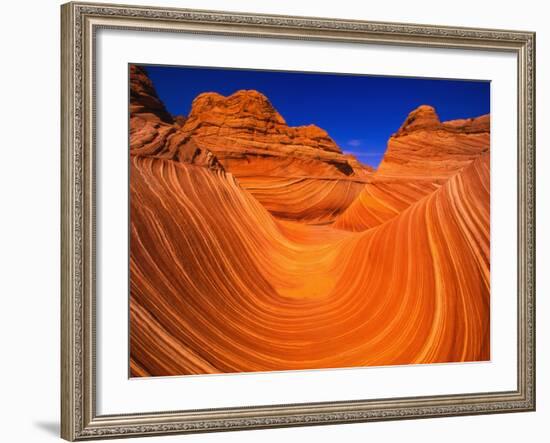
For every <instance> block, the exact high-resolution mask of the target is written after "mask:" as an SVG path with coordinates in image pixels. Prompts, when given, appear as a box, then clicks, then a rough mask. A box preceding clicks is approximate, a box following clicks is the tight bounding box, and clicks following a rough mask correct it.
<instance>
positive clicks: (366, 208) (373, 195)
mask: <svg viewBox="0 0 550 443" xmlns="http://www.w3.org/2000/svg"><path fill="white" fill-rule="evenodd" d="M489 148H490V117H489V115H483V116H481V117H477V118H470V119H464V120H452V121H447V122H440V120H439V117H438V116H437V113H436V111H435V109H434V108H433V107H431V106H427V105H423V106H420V107H419V108H417V109H415V110H414V111H412V112H411V113H410V114H409V116H408V117H407V119H406V120H405V122H404V123H403V125H402V126H401V128H400V129H399V130H398V131H397V132H396V133H395V134H394V135H392V137H390V139H389V141H388V146H387V150H386V153H385V155H384V158H383V159H382V162H381V163H380V165H379V167H378V169H377V170H376V172H375V173H374V174H371V176H370V177H369V183H368V184H367V185H366V186H365V187H364V188H363V190H362V191H361V193H360V194H359V195H358V196H357V198H356V199H355V200H354V201H353V203H352V204H351V205H350V206H349V207H348V208H347V209H346V210H345V211H344V212H343V213H342V214H341V215H340V216H339V217H338V220H336V222H335V223H334V226H335V227H338V228H340V229H348V230H354V231H362V230H365V229H368V228H372V227H374V226H377V225H378V224H380V223H384V222H385V221H387V220H389V219H391V218H393V217H395V216H397V215H398V214H400V213H401V212H402V211H403V210H404V209H406V208H407V207H409V206H410V205H411V204H413V203H414V202H416V201H418V200H419V199H420V198H422V197H424V196H426V195H428V194H430V193H432V192H433V191H434V190H436V189H437V188H439V187H440V186H441V185H442V184H444V183H445V182H446V181H447V180H448V179H449V177H452V176H453V175H455V174H457V173H458V172H459V171H461V170H462V169H463V168H465V167H467V166H468V165H469V164H470V163H471V162H472V161H473V160H475V159H477V158H479V157H480V156H481V155H484V154H485V153H488V152H489Z"/></svg>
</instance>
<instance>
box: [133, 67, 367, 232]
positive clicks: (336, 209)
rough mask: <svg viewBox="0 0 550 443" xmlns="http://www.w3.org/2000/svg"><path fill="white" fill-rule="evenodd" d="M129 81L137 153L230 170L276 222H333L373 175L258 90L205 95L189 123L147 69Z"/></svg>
mask: <svg viewBox="0 0 550 443" xmlns="http://www.w3.org/2000/svg"><path fill="white" fill-rule="evenodd" d="M130 75H131V82H130V89H131V94H130V152H131V154H132V155H146V156H154V157H157V158H165V159H172V160H178V161H182V162H191V163H194V164H198V165H202V166H206V167H208V168H210V169H214V170H226V171H227V172H230V173H231V174H232V175H234V176H235V177H237V178H238V179H239V183H240V184H241V186H243V187H244V188H245V189H247V190H249V192H251V193H252V194H253V195H254V196H255V197H256V198H257V199H258V200H259V201H260V202H261V203H263V204H264V206H265V207H267V208H268V210H269V211H271V213H272V214H274V215H276V216H278V217H281V218H287V219H292V220H296V219H299V220H303V221H308V222H309V223H330V222H332V221H334V220H335V218H336V217H337V216H338V215H339V214H340V213H342V212H343V211H344V210H345V209H346V207H347V206H348V205H349V204H350V203H351V202H352V201H353V200H354V198H355V197H356V196H357V195H358V193H359V192H360V191H361V189H362V187H363V184H364V183H365V179H366V178H367V177H368V176H369V175H370V174H371V173H372V168H371V167H369V166H367V165H363V164H361V163H360V162H359V161H357V159H356V158H355V157H353V156H352V155H346V154H344V153H343V152H342V150H341V149H340V147H339V146H338V145H336V143H335V142H334V141H333V140H332V139H331V138H330V136H329V135H328V134H327V132H326V131H325V130H323V129H321V128H319V127H318V126H315V125H309V126H299V127H290V126H288V125H287V124H286V122H285V120H284V118H283V117H282V116H281V115H280V114H279V113H278V112H277V111H276V109H275V108H274V107H273V105H272V104H271V103H270V102H269V100H268V99H267V97H265V96H264V95H263V94H261V93H260V92H258V91H254V90H249V91H244V90H243V91H237V92H235V93H234V94H232V95H231V96H229V97H224V96H222V95H220V94H217V93H213V92H208V93H203V94H200V95H199V96H197V97H196V98H195V100H194V101H193V104H192V108H191V111H190V113H189V115H188V116H187V117H184V116H177V117H174V118H172V117H171V116H170V115H168V113H167V112H166V109H165V108H164V105H162V103H161V101H160V100H159V99H158V97H157V94H156V92H155V90H154V88H153V85H152V83H151V80H150V79H149V78H148V77H147V73H146V72H145V70H144V69H143V68H141V67H138V66H131V71H130Z"/></svg>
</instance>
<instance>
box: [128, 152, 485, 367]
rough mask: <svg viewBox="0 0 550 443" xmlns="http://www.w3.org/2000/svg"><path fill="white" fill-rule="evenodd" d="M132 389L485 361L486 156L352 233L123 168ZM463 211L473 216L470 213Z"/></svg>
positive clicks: (185, 181) (188, 176)
mask: <svg viewBox="0 0 550 443" xmlns="http://www.w3.org/2000/svg"><path fill="white" fill-rule="evenodd" d="M131 167H132V171H131V174H132V177H133V180H132V182H131V199H130V201H131V218H130V219H131V231H130V232H131V236H132V237H131V249H130V252H131V259H130V269H131V279H130V283H131V301H130V366H131V374H132V376H134V377H143V376H168V375H185V374H205V373H222V372H225V373H229V372H249V371H271V370H296V369H315V368H335V367H352V366H370V365H372V366H380V365H397V364H419V363H444V362H463V361H480V360H487V359H489V356H490V353H489V344H490V336H489V334H490V329H489V320H488V319H489V309H490V307H489V306H490V304H489V282H490V280H489V206H488V199H489V189H488V186H487V183H488V178H489V156H488V154H484V155H482V156H481V157H480V158H479V159H477V160H475V161H474V162H473V163H472V164H470V165H469V166H468V167H466V168H465V169H464V170H463V171H462V172H460V173H459V174H457V175H455V176H453V177H452V178H451V179H450V180H449V181H448V182H447V183H445V184H444V185H442V186H441V187H440V188H439V189H437V190H435V191H434V192H432V193H431V194H429V195H427V196H425V197H424V198H422V199H420V200H418V201H417V202H416V203H414V204H412V205H411V206H409V207H408V208H407V209H405V210H404V211H403V212H401V213H400V214H399V215H397V216H396V217H394V218H393V219H391V220H389V221H388V222H387V223H383V224H380V225H378V226H377V227H374V228H372V229H368V230H366V231H364V232H351V231H345V230H339V229H334V228H332V227H330V226H312V225H307V224H302V223H296V222H288V221H278V220H277V219H275V218H273V217H272V216H271V214H270V213H269V212H268V211H266V210H265V208H264V207H263V206H262V205H261V204H260V203H259V202H258V201H257V200H256V199H255V198H253V197H252V196H251V195H250V194H249V193H247V192H244V191H243V190H242V188H241V187H240V186H238V184H237V183H236V181H235V180H234V179H231V176H230V175H220V174H213V173H212V172H209V171H208V170H207V169H206V168H197V167H193V166H191V165H189V164H187V163H181V162H174V161H168V160H163V159H157V158H150V157H133V160H132V163H131ZM472 211H473V212H472Z"/></svg>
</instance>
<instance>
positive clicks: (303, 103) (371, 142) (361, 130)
mask: <svg viewBox="0 0 550 443" xmlns="http://www.w3.org/2000/svg"><path fill="white" fill-rule="evenodd" d="M146 70H147V72H148V74H149V77H150V78H151V80H152V81H153V83H154V85H155V88H156V90H157V93H158V95H159V97H160V99H161V100H162V101H163V102H164V104H165V105H166V108H167V109H168V111H169V112H170V113H172V114H173V115H178V114H181V115H187V114H188V113H189V110H190V108H191V102H192V101H193V99H194V98H195V97H196V96H197V95H198V94H200V93H202V92H217V93H220V94H222V95H226V96H227V95H230V94H232V93H234V92H235V91H238V90H239V89H256V90H258V91H260V92H261V93H263V94H264V95H265V96H267V97H268V98H269V100H270V101H271V103H272V104H273V106H274V107H275V108H276V109H277V110H278V111H279V113H280V114H281V115H282V116H283V118H284V119H285V120H286V122H287V123H288V124H289V125H290V126H300V125H308V124H315V125H317V126H320V127H321V128H323V129H325V130H326V131H327V132H328V133H329V135H330V136H331V137H332V138H333V139H334V141H335V142H336V143H337V144H338V145H339V146H340V148H341V149H342V150H343V151H344V152H346V153H350V154H354V155H355V156H356V157H357V158H358V159H359V160H360V161H362V162H363V163H366V164H369V165H372V166H374V167H376V166H378V164H379V163H380V161H381V160H382V157H383V155H384V152H385V150H386V144H387V141H388V138H389V137H390V136H391V134H393V133H394V132H395V131H397V129H399V127H400V126H401V124H402V123H403V121H404V120H405V118H406V117H407V115H408V114H409V112H411V111H412V110H413V109H415V108H417V107H418V106H420V105H423V104H427V105H431V106H433V107H434V108H435V109H436V111H437V113H438V114H439V117H440V119H441V120H442V121H445V120H452V119H457V118H468V117H477V116H479V115H482V114H487V113H489V112H490V83H489V82H487V81H463V80H440V79H425V78H408V77H381V76H368V75H346V74H326V73H301V72H283V71H257V70H245V69H224V68H197V67H173V66H146Z"/></svg>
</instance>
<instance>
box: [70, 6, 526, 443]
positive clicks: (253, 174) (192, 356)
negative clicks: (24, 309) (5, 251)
mask: <svg viewBox="0 0 550 443" xmlns="http://www.w3.org/2000/svg"><path fill="white" fill-rule="evenodd" d="M61 13H62V85H63V92H62V143H63V146H62V374H61V377H62V392H61V398H62V430H61V432H62V437H63V438H65V439H67V440H86V439H94V438H108V437H123V436H125V437H128V436H144V435H159V434H173V433H192V432H207V431H225V430H232V429H234V430H237V429H251V428H269V427H280V426H302V425H320V424H335V423H351V422H359V421H375V420H394V419H404V418H422V417H440V416H460V415H469V414H488V413H498V412H519V411H532V410H534V408H535V324H534V323H535V294H534V287H535V286H534V278H535V275H534V259H535V241H534V239H535V221H534V211H535V208H534V202H535V199H534V195H535V189H534V186H535V178H534V171H535V145H534V143H535V127H534V122H535V119H534V113H535V103H534V89H535V74H534V72H535V36H534V34H533V33H531V32H524V31H502V30H488V29H469V28H451V27H442V26H433V25H412V24H392V23H378V22H363V21H353V20H332V19H326V18H306V17H286V16H267V15H257V14H247V13H228V12H218V11H195V10H183V9H166V8H155V7H132V6H123V5H105V4H90V3H68V4H66V5H63V6H62V9H61Z"/></svg>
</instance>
